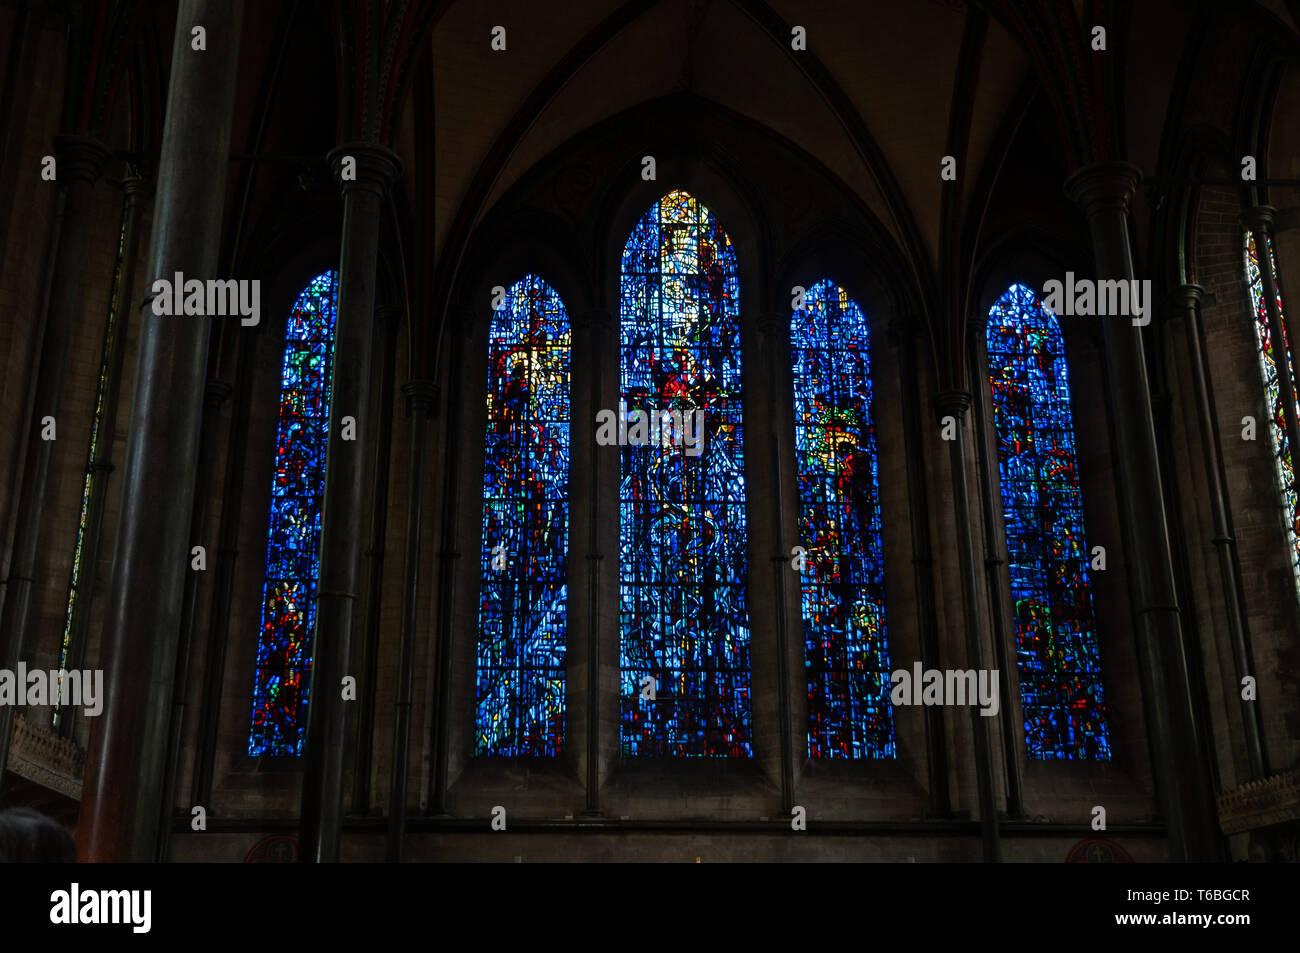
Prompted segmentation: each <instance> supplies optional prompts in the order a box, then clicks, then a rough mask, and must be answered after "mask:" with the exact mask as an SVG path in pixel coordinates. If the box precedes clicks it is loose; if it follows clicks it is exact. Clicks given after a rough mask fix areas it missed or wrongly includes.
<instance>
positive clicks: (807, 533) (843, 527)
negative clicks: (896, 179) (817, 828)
mask: <svg viewBox="0 0 1300 953" xmlns="http://www.w3.org/2000/svg"><path fill="white" fill-rule="evenodd" d="M790 350H791V354H792V359H793V364H794V443H795V460H796V470H797V472H796V477H797V487H798V491H799V541H800V545H802V546H803V547H804V549H805V550H806V555H805V557H804V561H805V563H806V566H805V568H804V570H803V573H802V576H801V586H800V589H801V603H802V610H803V635H804V650H805V656H804V658H805V662H804V664H805V668H806V675H807V685H808V755H809V757H813V758H893V757H896V756H897V749H896V746H895V742H894V721H893V717H892V713H893V707H892V704H891V702H890V689H891V682H890V677H889V676H890V671H891V669H890V663H889V643H888V640H887V638H886V634H885V557H884V547H883V544H882V541H881V517H880V471H879V467H878V465H877V457H876V431H875V425H874V423H873V421H872V416H871V359H870V355H869V352H868V348H867V321H866V318H865V316H864V315H863V314H862V311H861V310H860V309H859V308H858V306H857V305H856V304H855V303H854V302H853V301H852V300H851V299H850V298H849V295H848V292H847V291H845V290H844V289H843V288H840V287H839V286H837V285H836V284H835V283H834V282H832V281H820V282H818V283H817V284H815V285H813V286H812V287H811V288H809V289H808V291H807V293H806V295H805V298H804V308H803V310H800V311H795V312H794V317H793V318H792V319H791V322H790Z"/></svg>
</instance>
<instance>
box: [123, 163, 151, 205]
mask: <svg viewBox="0 0 1300 953" xmlns="http://www.w3.org/2000/svg"><path fill="white" fill-rule="evenodd" d="M152 191H153V180H152V179H151V177H150V176H149V171H148V170H147V169H145V168H144V167H142V166H141V165H140V164H139V163H136V162H133V163H131V164H130V165H128V166H127V168H126V175H124V176H122V192H123V193H124V194H125V195H126V197H127V198H128V199H132V200H135V201H139V200H140V199H141V198H143V197H145V196H147V195H148V194H149V193H150V192H152Z"/></svg>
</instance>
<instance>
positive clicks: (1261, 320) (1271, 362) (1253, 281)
mask: <svg viewBox="0 0 1300 953" xmlns="http://www.w3.org/2000/svg"><path fill="white" fill-rule="evenodd" d="M1268 257H1269V265H1270V267H1271V268H1272V275H1273V287H1274V288H1276V289H1277V309H1278V313H1279V314H1285V311H1283V309H1282V289H1281V287H1280V286H1279V284H1278V281H1277V261H1276V260H1275V256H1274V255H1273V242H1272V240H1271V239H1270V240H1269V242H1268ZM1246 277H1247V279H1248V280H1249V282H1250V300H1251V303H1252V304H1253V305H1254V307H1255V339H1256V340H1257V341H1258V342H1259V370H1260V374H1261V375H1262V376H1263V378H1264V391H1265V393H1266V394H1267V395H1268V409H1269V413H1271V414H1272V416H1273V420H1272V425H1271V426H1270V427H1269V433H1270V434H1271V435H1272V440H1273V461H1274V464H1275V466H1276V468H1277V483H1278V488H1279V489H1280V491H1281V494H1282V510H1283V513H1284V519H1285V521H1286V525H1287V546H1288V547H1289V549H1290V555H1291V570H1292V575H1293V576H1294V578H1295V580H1296V585H1297V586H1300V499H1297V493H1296V478H1295V468H1294V466H1293V463H1292V459H1291V443H1290V439H1289V438H1288V437H1287V433H1286V418H1285V417H1284V416H1283V413H1282V388H1281V386H1280V385H1279V383H1278V377H1277V354H1278V349H1277V347H1276V342H1274V340H1273V335H1272V332H1271V331H1270V330H1269V326H1268V309H1267V307H1266V306H1265V304H1264V279H1263V276H1261V275H1260V271H1259V251H1258V249H1257V248H1256V247H1255V236H1254V235H1252V234H1250V233H1249V232H1247V234H1246ZM1285 336H1286V331H1285V328H1284V329H1283V337H1284V338H1285ZM1281 350H1282V353H1283V354H1285V355H1286V361H1287V366H1288V367H1289V368H1290V370H1291V380H1292V381H1293V382H1294V381H1295V379H1296V378H1295V358H1294V357H1293V356H1292V354H1291V342H1290V341H1287V340H1283V342H1282V349H1281ZM1296 412H1297V413H1300V405H1298V406H1297V408H1296Z"/></svg>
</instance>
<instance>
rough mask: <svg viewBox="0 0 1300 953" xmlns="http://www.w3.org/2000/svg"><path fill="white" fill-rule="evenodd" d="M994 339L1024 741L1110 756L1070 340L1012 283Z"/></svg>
mask: <svg viewBox="0 0 1300 953" xmlns="http://www.w3.org/2000/svg"><path fill="white" fill-rule="evenodd" d="M986 344H987V349H988V362H989V382H990V384H991V385H992V390H993V422H994V427H995V430H996V432H997V445H998V477H999V482H1000V485H1001V490H1002V508H1003V514H1004V522H1005V527H1006V540H1007V551H1008V552H1009V553H1010V557H1011V559H1010V567H1009V569H1010V576H1011V601H1012V606H1013V610H1012V617H1013V619H1014V623H1015V634H1016V663H1017V668H1018V670H1019V675H1020V704H1021V708H1022V711H1023V714H1024V719H1025V744H1026V745H1027V747H1028V749H1029V757H1031V758H1036V759H1043V760H1048V759H1078V760H1096V761H1105V760H1108V759H1109V758H1110V742H1109V740H1108V738H1107V731H1106V707H1105V700H1104V698H1103V694H1102V675H1101V656H1100V650H1099V647H1098V639H1097V619H1096V614H1095V613H1094V611H1093V604H1092V588H1091V583H1090V580H1089V575H1088V572H1089V558H1090V553H1089V550H1088V547H1087V544H1086V543H1085V542H1084V521H1083V500H1082V497H1081V495H1080V492H1079V468H1078V460H1077V456H1078V455H1077V453H1076V451H1075V440H1074V418H1073V415H1072V413H1071V409H1070V375H1069V368H1068V367H1067V365H1066V360H1065V339H1064V337H1063V335H1062V334H1061V327H1060V325H1059V324H1058V323H1057V319H1056V316H1055V315H1053V314H1052V313H1051V312H1050V311H1048V310H1046V309H1045V308H1044V307H1043V305H1042V302H1041V301H1040V300H1039V299H1038V296H1037V295H1036V294H1035V293H1034V291H1033V290H1032V289H1030V288H1028V287H1026V286H1025V285H1012V286H1011V287H1010V288H1009V289H1007V291H1006V293H1005V294H1004V295H1002V297H1001V298H999V299H998V301H997V303H996V304H995V305H993V308H992V309H991V310H990V311H989V321H988V327H987V335H986Z"/></svg>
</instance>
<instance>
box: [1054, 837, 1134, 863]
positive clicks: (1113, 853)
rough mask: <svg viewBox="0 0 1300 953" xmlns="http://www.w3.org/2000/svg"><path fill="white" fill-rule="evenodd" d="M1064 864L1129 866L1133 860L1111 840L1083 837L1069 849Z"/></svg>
mask: <svg viewBox="0 0 1300 953" xmlns="http://www.w3.org/2000/svg"><path fill="white" fill-rule="evenodd" d="M1065 862H1066V863H1067V864H1131V863H1133V858H1132V857H1130V856H1129V853H1128V851H1126V850H1125V849H1124V848H1123V847H1120V846H1119V844H1116V843H1115V842H1114V841H1113V840H1104V839H1103V838H1100V837H1085V838H1084V839H1083V840H1081V841H1079V843H1077V844H1075V845H1074V846H1073V847H1071V848H1070V852H1069V853H1068V854H1066V855H1065Z"/></svg>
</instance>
